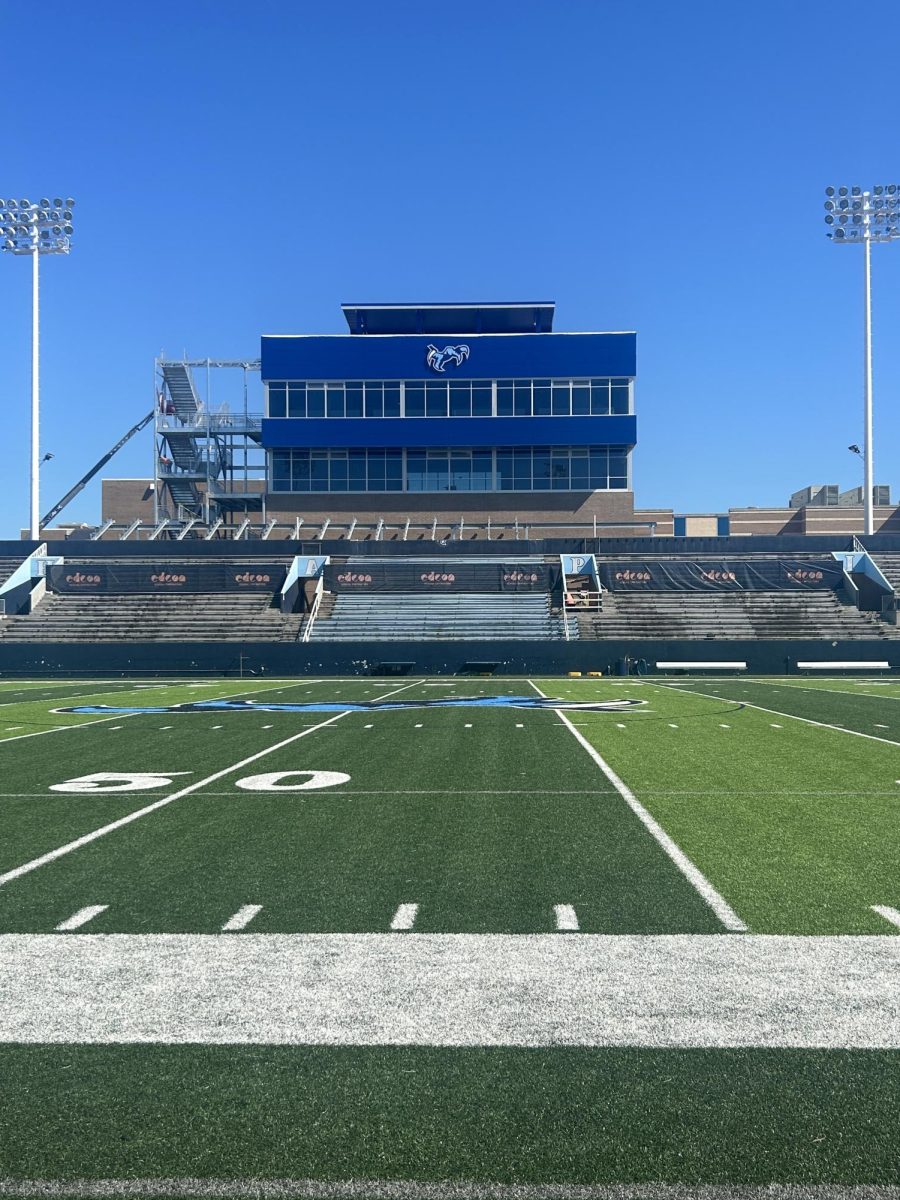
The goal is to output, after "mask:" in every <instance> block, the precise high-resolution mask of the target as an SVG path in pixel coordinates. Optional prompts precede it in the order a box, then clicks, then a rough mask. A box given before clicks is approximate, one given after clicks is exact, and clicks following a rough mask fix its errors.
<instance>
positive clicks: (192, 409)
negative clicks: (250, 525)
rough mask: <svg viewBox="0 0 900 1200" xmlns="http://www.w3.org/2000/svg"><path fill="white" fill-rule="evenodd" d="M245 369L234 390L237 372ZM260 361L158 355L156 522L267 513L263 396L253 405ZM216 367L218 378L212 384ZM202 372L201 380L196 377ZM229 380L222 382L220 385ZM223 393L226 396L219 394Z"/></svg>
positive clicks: (223, 519) (228, 519)
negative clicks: (237, 389)
mask: <svg viewBox="0 0 900 1200" xmlns="http://www.w3.org/2000/svg"><path fill="white" fill-rule="evenodd" d="M223 371H231V372H234V371H240V372H241V385H242V386H241V387H240V392H239V394H238V395H237V396H235V388H234V382H233V376H232V377H231V378H226V379H224V380H223V378H222V376H221V375H220V372H223ZM259 372H260V362H259V360H258V359H256V360H246V361H243V360H239V361H233V360H221V359H211V358H204V359H193V360H189V359H183V360H171V359H165V358H158V359H157V360H156V369H155V373H154V384H155V395H156V401H155V414H156V415H155V422H154V438H153V460H154V461H153V477H154V483H155V486H154V489H153V495H154V501H153V504H154V508H153V515H154V523H155V524H156V525H158V524H159V523H161V522H163V521H165V522H166V523H167V524H169V523H172V524H181V523H183V522H190V523H192V524H194V523H197V522H200V521H202V522H203V523H204V524H205V525H210V524H213V523H215V522H217V521H218V522H220V523H224V524H226V525H230V524H233V523H234V522H235V521H236V520H237V519H239V518H240V519H242V520H244V521H246V520H247V517H248V514H250V513H256V512H261V513H262V516H263V520H265V515H266V514H265V504H266V498H265V487H266V456H265V451H264V450H263V448H262V445H261V440H260V439H261V436H262V416H263V413H262V401H261V400H260V401H259V408H258V409H256V410H253V411H251V408H250V383H251V378H252V377H253V376H257V377H258V376H259ZM214 373H215V378H216V386H215V389H214V387H213V379H214ZM198 374H199V375H201V376H202V378H203V386H201V387H198V381H197V376H198ZM222 382H224V384H225V386H224V388H221V387H220V384H221V383H222ZM220 392H221V394H222V396H223V397H230V398H223V399H221V400H220V399H219V395H220Z"/></svg>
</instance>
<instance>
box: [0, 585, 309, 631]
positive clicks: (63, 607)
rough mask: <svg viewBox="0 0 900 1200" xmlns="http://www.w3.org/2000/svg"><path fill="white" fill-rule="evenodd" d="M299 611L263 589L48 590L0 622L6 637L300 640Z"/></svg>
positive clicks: (0, 629)
mask: <svg viewBox="0 0 900 1200" xmlns="http://www.w3.org/2000/svg"><path fill="white" fill-rule="evenodd" d="M300 620H301V618H300V615H299V614H296V615H295V614H292V613H281V612H280V611H279V610H278V609H277V608H273V607H272V598H271V596H266V595H260V594H259V593H254V594H248V595H240V594H235V593H233V592H228V593H226V592H218V593H208V592H194V593H192V594H190V595H181V596H173V595H166V596H151V595H131V596H72V595H60V594H48V595H47V596H46V597H45V598H44V600H43V601H42V602H41V603H40V604H39V605H38V606H37V608H36V609H35V610H34V612H33V613H31V614H30V615H29V616H21V617H9V618H8V619H7V620H6V621H4V622H3V624H2V626H0V638H2V640H3V641H4V642H284V641H295V640H296V638H297V633H298V630H299V627H300Z"/></svg>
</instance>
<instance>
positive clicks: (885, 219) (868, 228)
mask: <svg viewBox="0 0 900 1200" xmlns="http://www.w3.org/2000/svg"><path fill="white" fill-rule="evenodd" d="M897 192H898V185H897V184H896V183H886V184H885V183H879V184H875V186H874V187H873V188H872V189H871V190H870V191H865V190H864V189H863V188H861V187H859V186H858V185H856V184H854V185H852V186H851V187H849V188H847V187H844V186H841V187H839V188H838V189H837V197H838V199H837V200H836V201H835V200H834V196H835V189H834V188H833V187H827V188H826V189H825V196H826V200H825V210H826V211H825V223H826V225H828V226H829V229H828V232H827V233H826V235H825V236H826V237H828V238H830V239H831V240H832V241H833V242H834V243H835V244H837V245H842V246H846V245H859V243H860V242H862V243H863V245H864V246H865V256H864V257H865V293H864V300H865V328H864V339H865V356H864V376H863V429H864V434H865V437H864V441H863V451H862V458H863V475H864V486H863V503H864V510H863V512H864V518H863V529H864V532H865V533H866V534H871V533H874V531H875V511H874V501H873V495H872V493H873V491H874V486H873V482H872V481H873V479H874V476H875V468H874V462H873V457H874V456H873V443H872V243H873V242H894V241H897V239H898V238H900V206H898V202H897V200H896V199H894V197H896V196H897ZM848 195H849V197H850V199H849V200H848V199H847V196H848ZM835 212H837V214H838V217H837V221H838V223H837V225H836V226H835V220H834V215H833V214H834V213H835ZM848 224H849V225H851V228H849V229H845V228H844V226H845V225H848ZM832 226H834V228H831V227H832ZM850 449H851V450H852V451H853V452H854V453H855V454H859V453H860V450H859V447H858V446H851V447H850Z"/></svg>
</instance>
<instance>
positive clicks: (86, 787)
mask: <svg viewBox="0 0 900 1200" xmlns="http://www.w3.org/2000/svg"><path fill="white" fill-rule="evenodd" d="M190 774H192V772H191V771H94V773H93V774H91V775H79V776H77V778H75V779H66V780H64V781H63V782H62V783H53V784H51V785H50V791H51V792H70V793H72V794H74V795H79V796H88V795H96V794H97V793H99V792H103V793H104V794H106V795H109V794H110V793H112V792H147V791H151V790H152V789H153V788H162V787H168V786H169V784H170V783H172V782H173V780H174V779H175V777H176V776H178V775H190ZM234 782H235V787H239V788H241V789H242V790H243V791H245V792H311V791H315V790H317V789H318V788H329V787H337V786H338V785H339V784H341V783H349V782H350V776H349V775H346V774H344V772H343V771H267V772H266V773H265V774H263V775H246V776H244V778H243V779H236V780H235V781H234Z"/></svg>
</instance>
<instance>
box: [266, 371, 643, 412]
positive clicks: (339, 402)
mask: <svg viewBox="0 0 900 1200" xmlns="http://www.w3.org/2000/svg"><path fill="white" fill-rule="evenodd" d="M630 393H631V388H630V384H629V381H628V380H627V379H496V380H492V379H429V380H409V381H403V380H400V381H395V382H387V383H386V382H384V381H383V380H379V381H372V382H357V383H353V382H349V383H340V382H339V383H308V382H307V383H270V384H269V385H268V408H267V411H268V414H269V416H270V417H302V418H306V417H493V416H496V417H532V416H533V417H568V416H573V417H606V416H609V415H610V414H615V415H619V414H627V413H629V412H630V411H631V394H630Z"/></svg>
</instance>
